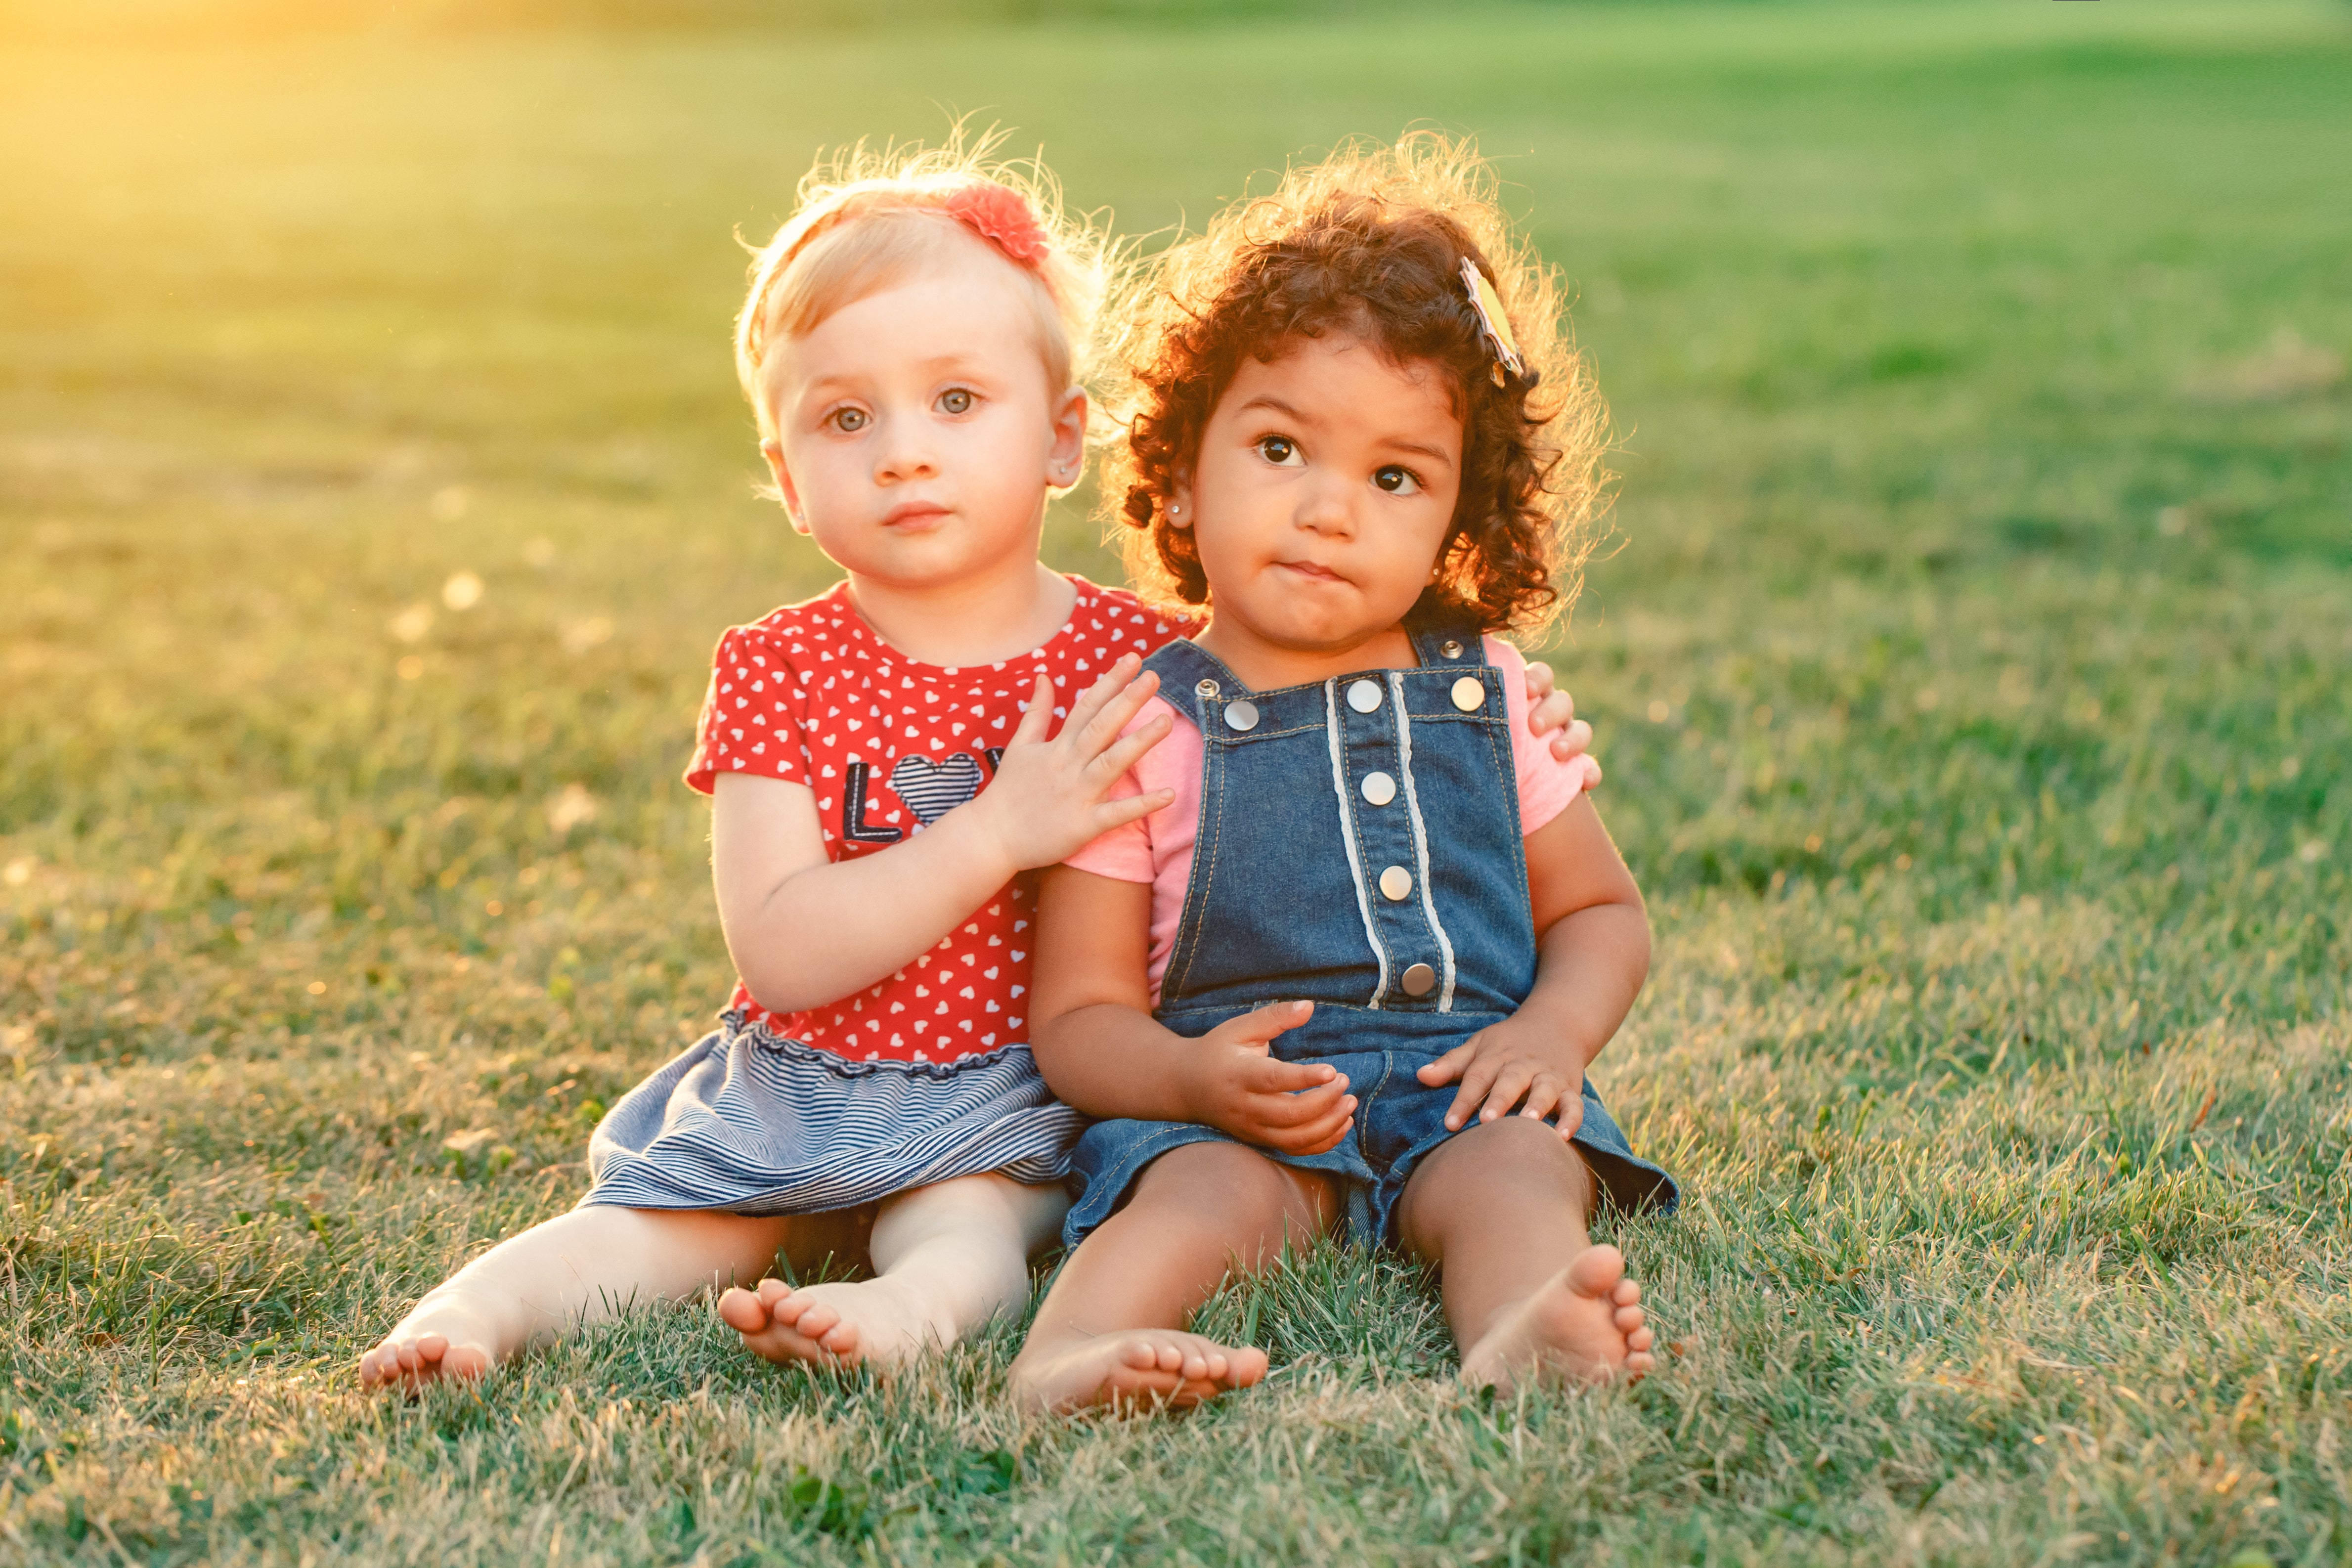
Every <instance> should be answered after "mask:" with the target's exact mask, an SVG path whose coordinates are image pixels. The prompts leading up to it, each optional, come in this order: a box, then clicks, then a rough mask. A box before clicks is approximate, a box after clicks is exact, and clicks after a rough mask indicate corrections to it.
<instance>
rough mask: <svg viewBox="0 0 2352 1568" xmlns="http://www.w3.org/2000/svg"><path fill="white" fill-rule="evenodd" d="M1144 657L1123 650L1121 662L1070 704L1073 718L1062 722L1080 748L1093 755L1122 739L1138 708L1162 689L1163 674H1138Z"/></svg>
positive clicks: (1066, 733)
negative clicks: (1119, 735)
mask: <svg viewBox="0 0 2352 1568" xmlns="http://www.w3.org/2000/svg"><path fill="white" fill-rule="evenodd" d="M1141 662H1142V661H1141V660H1140V659H1139V658H1136V657H1135V655H1133V654H1131V653H1129V654H1122V655H1120V656H1119V658H1118V662H1116V663H1114V664H1113V665H1112V666H1111V667H1110V668H1108V669H1107V670H1105V671H1103V676H1102V679H1100V680H1097V681H1096V682H1095V683H1094V684H1093V685H1092V686H1089V687H1087V689H1086V693H1085V695H1083V696H1081V697H1080V698H1079V699H1078V700H1077V701H1076V702H1075V703H1073V704H1071V706H1070V721H1069V722H1068V723H1066V724H1065V725H1063V726H1062V733H1063V734H1064V735H1065V736H1067V737H1069V738H1071V739H1072V740H1074V741H1075V742H1076V744H1077V746H1078V749H1079V750H1080V751H1081V752H1084V753H1086V754H1087V755H1088V756H1093V755H1095V754H1096V753H1097V752H1101V751H1102V750H1103V749H1104V748H1106V747H1108V745H1109V744H1110V743H1111V742H1113V741H1116V740H1118V732H1119V731H1121V730H1124V729H1126V728H1127V723H1128V721H1129V720H1130V719H1132V718H1134V717H1135V713H1136V710H1137V709H1139V708H1141V707H1142V706H1143V705H1144V704H1145V703H1146V702H1148V701H1150V700H1151V694H1152V693H1153V692H1155V691H1157V690H1159V689H1160V677H1159V676H1157V675H1152V674H1146V675H1143V676H1138V675H1137V674H1136V673H1135V670H1136V667H1137V666H1138V665H1139V664H1140V663H1141Z"/></svg>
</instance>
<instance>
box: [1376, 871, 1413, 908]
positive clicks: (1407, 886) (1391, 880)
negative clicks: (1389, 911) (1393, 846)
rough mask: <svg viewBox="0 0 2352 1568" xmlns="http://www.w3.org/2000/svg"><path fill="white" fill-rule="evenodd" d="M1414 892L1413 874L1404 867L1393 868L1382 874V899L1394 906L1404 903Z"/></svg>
mask: <svg viewBox="0 0 2352 1568" xmlns="http://www.w3.org/2000/svg"><path fill="white" fill-rule="evenodd" d="M1410 892H1412V872H1410V871H1408V870H1406V869H1405V868H1403V867H1402V866H1391V867H1390V868H1388V869H1387V870H1385V871H1383V872H1381V897H1382V898H1384V899H1386V900H1388V901H1389V902H1391V903H1392V904H1401V903H1402V902H1404V899H1405V895H1406V894H1407V893H1410Z"/></svg>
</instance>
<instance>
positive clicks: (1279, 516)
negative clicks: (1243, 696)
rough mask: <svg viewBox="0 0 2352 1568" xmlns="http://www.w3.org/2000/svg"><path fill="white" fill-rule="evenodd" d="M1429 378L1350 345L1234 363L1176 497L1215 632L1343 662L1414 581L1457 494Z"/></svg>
mask: <svg viewBox="0 0 2352 1568" xmlns="http://www.w3.org/2000/svg"><path fill="white" fill-rule="evenodd" d="M1461 462H1462V420H1461V417H1460V416H1459V415H1457V414H1456V413H1455V412H1454V397H1453V393H1452V388H1451V387H1450V386H1449V385H1448V384H1447V380H1446V377H1445V375H1444V372H1442V371H1440V370H1439V369H1437V368H1436V367H1434V366H1433V365H1429V364H1426V363H1409V364H1404V365H1396V364H1391V363H1389V361H1388V360H1386V359H1385V358H1383V357H1382V356H1381V353H1380V352H1379V351H1378V350H1377V349H1375V348H1373V347H1372V346H1371V345H1370V344H1368V343H1365V342H1361V341H1360V340H1358V339H1355V338H1349V337H1337V336H1333V337H1325V338H1319V339H1307V340H1304V341H1302V342H1300V343H1299V344H1298V345H1297V347H1296V348H1295V349H1293V350H1291V351H1289V352H1288V353H1285V354H1284V355H1283V356H1282V357H1281V358H1280V359H1277V360H1276V361H1275V362H1274V363H1272V364H1264V363H1259V362H1258V361H1256V360H1255V359H1249V360H1244V361H1243V363H1242V368H1241V370H1240V372H1239V374H1236V375H1235V376H1234V383H1233V385H1232V386H1231V387H1229V388H1228V389H1227V390H1226V392H1225V395H1224V396H1223V399H1221V400H1220V401H1219V402H1218V404H1217V407H1216V412H1215V413H1213V414H1212V415H1211V416H1210V417H1209V423H1208V428H1207V430H1206V431H1205V433H1204V434H1203V435H1202V440H1201V455H1200V458H1199V461H1198V463H1197V464H1196V466H1195V468H1194V470H1193V475H1192V485H1191V486H1190V487H1189V494H1184V495H1180V496H1179V497H1178V498H1177V499H1178V501H1179V504H1180V505H1181V506H1182V508H1183V513H1184V515H1183V516H1182V517H1181V518H1180V519H1179V521H1189V523H1190V524H1191V526H1192V530H1193V538H1194V540H1195V542H1197V544H1198V547H1199V550H1200V554H1201V566H1202V571H1203V572H1204V573H1205V574H1207V576H1208V579H1209V602H1210V607H1211V610H1212V612H1213V615H1214V616H1215V617H1216V619H1217V621H1218V622H1219V623H1221V624H1231V623H1234V622H1238V623H1239V625H1238V626H1234V628H1233V629H1236V630H1245V631H1246V632H1248V633H1249V634H1250V635H1252V636H1254V637H1257V638H1260V639H1262V640H1264V641H1265V642H1266V643H1268V644H1270V645H1272V646H1275V647H1282V648H1286V649H1291V650H1294V651H1297V652H1301V653H1306V652H1322V651H1329V652H1344V651H1346V650H1347V649H1349V648H1350V647H1354V646H1355V645H1357V644H1359V643H1360V642H1362V641H1363V640H1364V639H1365V638H1367V637H1371V636H1373V635H1376V634H1378V633H1381V632H1383V631H1387V630H1389V629H1390V628H1391V627H1393V626H1396V625H1397V623H1398V622H1400V621H1401V620H1402V619H1403V618H1404V615H1405V612H1406V611H1407V610H1409V609H1411V608H1412V604H1413V601H1414V600H1415V599H1417V598H1418V597H1420V595H1421V591H1422V590H1423V588H1425V587H1427V586H1428V585H1429V582H1430V572H1431V569H1432V568H1433V566H1435V564H1436V563H1437V551H1438V547H1439V546H1440V545H1441V544H1443V543H1444V541H1445V531H1446V527H1447V525H1448V524H1449V523H1450V522H1451V521H1452V520H1453V517H1454V498H1455V496H1456V494H1457V493H1458V491H1459V490H1460V488H1461Z"/></svg>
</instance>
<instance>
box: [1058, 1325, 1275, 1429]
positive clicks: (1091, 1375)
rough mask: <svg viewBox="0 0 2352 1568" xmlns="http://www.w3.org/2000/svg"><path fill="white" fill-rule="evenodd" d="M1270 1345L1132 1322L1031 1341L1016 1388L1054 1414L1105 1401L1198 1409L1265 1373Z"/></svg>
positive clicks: (1115, 1405) (1119, 1406)
mask: <svg viewBox="0 0 2352 1568" xmlns="http://www.w3.org/2000/svg"><path fill="white" fill-rule="evenodd" d="M1265 1366H1266V1362H1265V1352H1264V1351H1262V1350H1255V1349H1252V1348H1251V1347H1249V1346H1246V1345H1244V1346H1240V1347H1235V1346H1232V1345H1221V1344H1219V1343H1218V1342H1216V1341H1214V1340H1210V1339H1203V1338H1202V1337H1201V1336H1200V1335H1199V1334H1186V1333H1179V1332H1178V1331H1175V1330H1174V1329H1126V1330H1122V1331H1118V1332H1117V1333H1108V1334H1098V1335H1096V1336H1095V1337H1093V1338H1091V1339H1083V1340H1078V1341H1076V1342H1072V1343H1070V1344H1069V1345H1067V1346H1066V1347H1064V1348H1061V1349H1056V1350H1048V1351H1043V1352H1036V1351H1034V1350H1033V1349H1024V1351H1023V1352H1021V1354H1020V1355H1019V1356H1018V1357H1016V1358H1015V1359H1014V1361H1013V1396H1014V1397H1015V1398H1016V1399H1018V1400H1019V1401H1020V1402H1021V1403H1022V1404H1023V1405H1025V1406H1027V1407H1028V1408H1029V1409H1032V1410H1036V1411H1042V1412H1045V1413H1046V1414H1049V1415H1058V1414H1064V1413H1066V1412H1069V1411H1074V1410H1083V1409H1086V1408H1087V1406H1089V1405H1102V1406H1106V1407H1108V1408H1111V1409H1115V1410H1136V1409H1152V1408H1165V1409H1171V1410H1190V1409H1192V1407H1193V1406H1194V1405H1199V1404H1201V1403H1202V1402H1203V1401H1206V1400H1210V1399H1214V1398H1215V1397H1217V1395H1219V1394H1227V1393H1230V1392H1232V1391H1233V1390H1234V1389H1237V1388H1247V1387H1249V1386H1250V1384H1254V1383H1255V1382H1257V1381H1258V1380H1259V1379H1260V1378H1263V1377H1264V1376H1265Z"/></svg>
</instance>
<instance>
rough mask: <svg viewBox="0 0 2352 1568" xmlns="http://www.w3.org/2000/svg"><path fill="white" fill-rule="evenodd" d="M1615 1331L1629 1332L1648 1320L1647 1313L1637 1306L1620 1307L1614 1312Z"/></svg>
mask: <svg viewBox="0 0 2352 1568" xmlns="http://www.w3.org/2000/svg"><path fill="white" fill-rule="evenodd" d="M1616 1319H1617V1331H1618V1332H1619V1333H1624V1334H1630V1333H1632V1332H1633V1331H1634V1330H1635V1329H1638V1328H1640V1327H1641V1326H1642V1325H1643V1323H1644V1322H1646V1321H1649V1319H1648V1314H1646V1313H1644V1312H1643V1310H1642V1309H1641V1308H1639V1307H1620V1308H1618V1309H1617V1312H1616Z"/></svg>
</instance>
